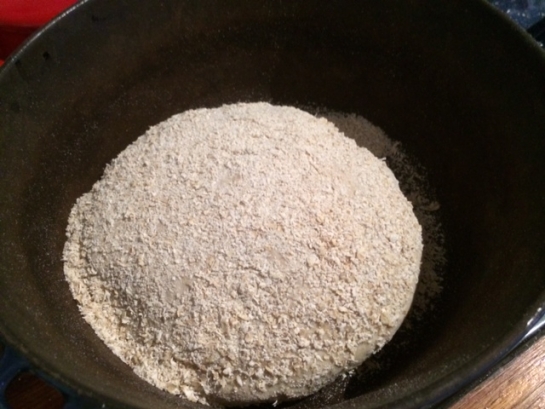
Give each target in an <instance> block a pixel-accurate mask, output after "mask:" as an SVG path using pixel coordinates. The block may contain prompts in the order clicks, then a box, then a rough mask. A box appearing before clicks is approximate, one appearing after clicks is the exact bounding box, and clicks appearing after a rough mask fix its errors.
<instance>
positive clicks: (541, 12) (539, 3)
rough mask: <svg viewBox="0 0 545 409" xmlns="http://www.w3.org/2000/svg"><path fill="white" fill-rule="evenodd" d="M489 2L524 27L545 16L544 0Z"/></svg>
mask: <svg viewBox="0 0 545 409" xmlns="http://www.w3.org/2000/svg"><path fill="white" fill-rule="evenodd" d="M490 3H492V4H493V5H495V6H496V7H497V8H499V9H500V10H502V11H503V12H504V13H506V14H507V15H508V16H509V17H511V18H512V19H513V20H514V21H515V22H517V23H518V24H519V25H521V26H522V27H524V28H525V29H528V28H530V27H531V26H532V25H534V24H535V23H537V22H538V21H539V20H541V19H542V18H545V0H490Z"/></svg>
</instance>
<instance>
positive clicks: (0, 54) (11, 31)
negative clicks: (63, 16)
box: [0, 0, 77, 60]
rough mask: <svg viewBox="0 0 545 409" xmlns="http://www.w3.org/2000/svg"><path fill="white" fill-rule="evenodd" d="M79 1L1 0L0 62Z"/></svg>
mask: <svg viewBox="0 0 545 409" xmlns="http://www.w3.org/2000/svg"><path fill="white" fill-rule="evenodd" d="M76 1H77V0H0V60H2V59H6V58H7V57H8V55H10V54H11V53H12V52H13V51H14V50H15V49H16V48H17V47H18V46H19V44H21V43H22V42H23V41H24V40H25V39H26V38H27V37H28V36H30V35H31V34H32V33H33V32H34V31H36V30H37V29H38V28H40V27H41V26H43V25H44V24H46V23H47V22H48V21H49V20H51V19H52V18H53V17H55V16H57V15H58V14H60V13H61V12H62V11H64V10H66V9H67V8H68V7H70V6H71V5H72V4H74V3H76Z"/></svg>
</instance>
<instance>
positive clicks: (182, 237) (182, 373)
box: [64, 103, 422, 404]
mask: <svg viewBox="0 0 545 409" xmlns="http://www.w3.org/2000/svg"><path fill="white" fill-rule="evenodd" d="M67 235H68V241H67V243H66V245H65V249H64V261H65V267H64V271H65V275H66V278H67V280H68V282H69V284H70V288H71V290H72V293H73V295H74V297H75V299H76V300H77V301H78V303H79V306H80V309H81V312H82V314H83V316H84V318H85V319H86V320H87V321H88V322H89V323H90V325H91V326H92V327H93V329H94V330H95V331H96V333H97V334H98V336H99V337H101V338H102V339H103V340H104V342H105V343H106V344H107V345H108V346H109V347H110V348H111V349H112V350H113V352H114V353H115V354H117V355H118V356H119V357H120V358H121V359H122V360H123V361H125V362H126V363H127V364H129V365H130V366H131V367H132V368H133V369H134V371H135V372H136V373H137V374H138V375H139V376H141V377H142V378H144V379H145V380H147V381H149V382H150V383H152V384H153V385H156V386H157V387H159V388H161V389H165V390H167V391H169V392H171V393H174V394H181V395H182V396H185V397H186V398H187V399H189V400H192V401H197V402H201V403H206V402H209V403H212V402H215V403H224V404H238V403H248V402H256V401H271V400H276V399H285V398H292V397H297V396H304V395H308V394H311V393H313V392H315V391H317V390H318V389H320V388H321V387H322V386H324V385H325V384H327V383H329V382H331V381H332V380H334V379H335V378H336V377H337V376H338V375H339V374H340V373H342V372H344V371H347V370H350V369H352V368H355V367H357V366H358V365H359V364H360V363H361V362H362V361H363V360H364V359H366V358H367V357H368V356H369V355H370V354H372V353H373V352H374V351H376V350H377V349H379V348H381V347H382V346H383V345H384V344H385V343H386V342H387V341H389V340H390V339H391V337H392V336H393V334H394V333H395V332H396V330H397V328H398V327H399V326H400V324H401V322H402V321H403V318H404V317H405V315H406V313H407V311H408V309H409V307H410V305H411V301H412V299H413V294H414V291H415V287H416V285H417V281H418V274H419V270H420V262H421V255H422V232H421V227H420V225H419V223H418V221H417V219H416V217H415V215H414V213H413V209H412V205H411V204H410V203H409V201H408V200H407V199H406V198H405V197H404V195H403V194H402V193H401V191H400V189H399V186H398V182H397V180H396V178H395V176H394V175H393V173H392V172H391V171H390V170H389V169H388V167H387V166H386V164H385V163H384V162H383V161H381V160H379V159H377V158H376V157H375V156H373V154H371V153H370V152H369V151H368V150H367V149H364V148H360V147H357V145H356V143H355V142H354V140H352V139H349V138H347V137H345V136H344V135H343V134H342V133H340V132H339V131H338V129H337V128H336V127H335V126H334V125H333V124H332V123H331V122H329V121H327V120H326V119H324V118H316V117H314V116H312V115H310V114H308V113H306V112H304V111H301V110H298V109H295V108H291V107H280V106H272V105H269V104H266V103H252V104H236V105H226V106H222V107H220V108H217V109H199V110H192V111H187V112H185V113H182V114H179V115H175V116H173V117H171V118H170V119H168V120H166V121H164V122H162V123H160V124H158V125H157V126H154V127H152V128H150V130H149V131H148V132H147V133H146V134H145V135H143V136H142V137H140V138H139V139H138V140H137V141H136V142H134V143H133V144H132V145H130V146H129V147H128V148H127V149H126V150H125V151H123V152H122V153H121V154H120V155H119V156H118V157H117V158H116V159H115V160H114V161H113V162H112V163H111V164H110V165H108V166H107V168H106V170H105V173H104V176H103V177H102V179H101V180H100V181H99V182H97V183H96V184H95V185H94V186H93V188H92V190H91V191H90V192H89V193H87V194H85V195H83V196H82V197H81V198H80V199H78V201H77V203H76V205H75V206H74V208H73V209H72V212H71V215H70V218H69V224H68V229H67Z"/></svg>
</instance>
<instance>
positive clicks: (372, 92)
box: [0, 0, 545, 409]
mask: <svg viewBox="0 0 545 409" xmlns="http://www.w3.org/2000/svg"><path fill="white" fill-rule="evenodd" d="M261 100H265V101H269V102H272V103H275V104H288V105H297V106H315V107H326V108H328V109H331V110H336V111H344V112H355V113H358V114H360V115H363V116H365V117H367V118H368V119H370V120H371V121H372V122H374V123H375V124H377V125H379V126H380V127H382V128H383V129H384V130H385V131H386V133H387V134H389V135H390V137H392V138H393V139H396V140H399V141H402V143H403V144H404V146H405V147H406V148H407V149H408V151H409V152H410V153H411V154H412V155H414V156H415V157H416V158H418V160H419V161H420V162H421V163H422V164H423V165H424V166H425V167H426V168H427V169H428V171H429V179H430V181H431V183H432V185H433V186H434V187H435V189H436V192H437V196H438V198H439V201H440V202H441V204H442V208H441V212H442V213H441V217H442V221H443V225H444V229H445V232H446V235H447V246H448V259H449V263H448V268H447V271H446V272H445V290H444V292H443V295H442V298H441V299H440V300H439V301H438V305H437V308H436V316H435V319H434V320H431V321H430V322H429V323H428V324H426V325H425V326H423V328H420V329H419V330H417V331H416V332H415V334H414V337H415V338H414V339H413V341H412V342H411V343H410V347H407V348H405V349H403V348H401V349H398V350H396V351H397V352H395V353H396V354H397V355H395V356H394V355H390V358H388V352H387V351H388V350H387V351H386V353H385V354H384V356H385V358H384V359H385V360H388V359H389V362H390V363H391V364H390V365H386V366H385V367H387V369H385V370H384V371H382V372H380V373H379V374H377V376H376V377H375V378H373V379H371V380H368V381H367V382H360V383H358V382H357V381H351V383H350V384H349V385H348V386H347V387H346V389H343V390H341V391H340V392H338V393H337V394H336V395H335V396H336V398H335V399H333V400H327V399H325V398H324V399H314V400H312V398H311V399H310V400H304V401H303V402H299V403H297V405H302V406H304V405H307V406H331V405H333V404H337V405H338V407H339V408H346V409H348V408H352V407H354V408H355V407H366V408H378V407H386V406H387V407H396V408H401V407H403V408H409V407H412V408H416V407H421V406H424V405H428V404H433V403H435V402H438V401H440V400H441V399H443V398H445V397H446V396H448V395H449V394H451V393H452V392H453V391H454V390H456V389H458V388H459V387H461V386H462V385H464V384H466V383H467V382H469V381H471V380H472V379H474V378H475V377H476V376H478V375H479V374H482V373H483V372H484V371H486V370H487V369H488V368H490V367H491V366H492V365H494V364H495V363H496V362H497V361H498V360H499V359H501V358H502V357H503V356H505V355H506V354H507V353H508V352H509V351H510V350H511V349H512V348H513V347H514V346H516V345H517V344H518V343H519V342H520V340H521V339H523V337H524V336H525V334H526V333H527V332H528V328H529V326H531V324H532V323H533V322H534V321H535V320H537V319H539V317H540V316H541V315H542V314H541V310H540V308H541V307H543V306H544V304H545V293H544V290H545V216H544V209H545V167H544V166H543V161H544V160H545V54H544V53H543V52H542V51H541V50H540V49H539V47H538V46H537V45H536V44H534V43H532V41H531V40H530V38H529V37H527V36H526V35H525V34H524V33H523V32H522V31H519V30H518V29H517V28H516V27H515V26H514V24H512V23H510V22H508V21H507V20H505V19H504V18H502V17H500V15H499V13H497V12H495V11H494V10H492V8H491V7H490V6H488V5H487V4H485V3H484V2H481V1H470V0H465V1H461V0H460V1H456V2H454V1H453V2H436V1H431V0H430V1H424V0H414V1H395V0H383V1H380V2H376V1H361V0H358V1H355V0H354V1H349V0H346V1H344V0H343V1H338V2H332V1H321V0H315V1H311V0H301V1H291V0H285V1H281V0H262V1H249V0H238V1H237V0H233V1H229V2H225V1H214V0H200V1H191V0H186V1H181V0H163V1H161V2H135V1H128V0H122V1H116V2H112V1H109V0H89V1H83V2H82V3H79V4H78V5H77V6H76V7H74V8H73V9H71V10H70V11H68V12H67V13H65V15H64V16H62V17H61V18H59V19H57V20H56V21H54V22H53V23H52V24H50V25H48V26H47V27H46V28H45V29H44V30H43V31H41V32H40V33H39V34H38V35H37V36H35V37H34V38H33V39H32V40H31V41H30V42H28V43H27V44H26V45H25V46H24V47H23V48H22V49H20V50H19V52H18V53H16V54H15V55H14V56H13V57H12V58H11V59H10V60H9V61H7V63H6V64H5V66H4V68H3V69H2V70H1V71H0V124H1V126H0V244H1V245H0V333H1V334H2V335H3V338H4V339H5V341H6V342H7V343H8V344H9V345H11V346H13V347H14V348H16V349H17V350H18V351H20V352H22V353H23V354H24V355H26V356H27V357H28V358H29V359H30V361H31V362H32V363H34V364H35V365H36V366H37V367H38V368H40V369H41V370H43V371H44V372H45V373H47V374H49V376H51V377H52V378H54V379H57V380H58V381H59V382H61V383H63V384H65V385H68V386H70V387H71V388H73V389H74V390H75V391H77V392H78V393H81V394H83V395H86V396H90V397H93V398H95V399H96V400H98V401H100V402H106V403H107V404H108V407H118V406H119V407H130V408H174V407H179V406H180V405H181V406H198V405H191V404H189V403H187V402H184V401H182V400H181V399H178V398H175V397H172V396H169V395H168V394H166V393H163V392H161V391H159V390H157V389H155V388H154V387H152V386H150V385H148V384H146V383H145V382H144V381H142V380H140V379H139V378H137V377H136V376H135V375H134V374H133V373H132V372H131V370H130V369H129V368H128V367H127V366H126V365H124V364H123V363H122V362H121V361H120V360H119V359H118V358H116V357H115V356H114V355H113V354H112V353H111V352H110V351H109V350H108V348H107V347H106V346H104V344H102V342H101V341H100V340H99V339H98V338H97V337H96V336H95V335H94V333H93V331H92V330H91V328H90V327H89V326H88V325H87V324H86V323H85V322H84V321H83V319H82V318H81V317H80V315H79V313H78V310H77V307H76V304H75V302H74V301H73V299H72V297H71V295H70V292H69V290H68V286H67V284H66V282H65V281H64V276H63V272H62V261H61V251H62V248H63V244H64V241H65V233H64V231H65V228H66V223H67V217H68V213H69V211H70V208H71V206H72V205H73V203H74V202H75V199H76V198H77V197H78V196H80V195H81V194H83V193H84V192H86V191H88V190H89V189H90V188H91V186H92V184H93V183H94V182H95V181H96V180H97V179H98V178H99V177H100V175H101V173H102V171H103V169H104V166H105V164H106V163H107V162H108V161H110V160H111V159H112V158H113V157H115V156H116V155H117V154H118V153H119V152H120V151H121V150H122V149H123V148H124V147H125V146H126V145H128V144H129V143H130V142H131V141H133V140H134V139H135V138H136V137H138V136H139V135H140V134H142V133H143V132H144V131H145V130H146V129H147V128H148V127H149V126H150V125H152V124H155V123H157V122H159V121H161V120H164V119H166V118H167V117H169V116H171V115H173V114H174V113H177V112H181V111H183V110H186V109H189V108H195V107H215V106H219V105H221V104H223V103H232V102H238V101H261ZM414 340H416V341H414ZM395 342H396V341H394V343H395ZM391 350H392V351H393V350H394V348H392V349H391ZM399 351H401V352H399ZM391 354H394V352H391ZM393 358H395V359H393Z"/></svg>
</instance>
